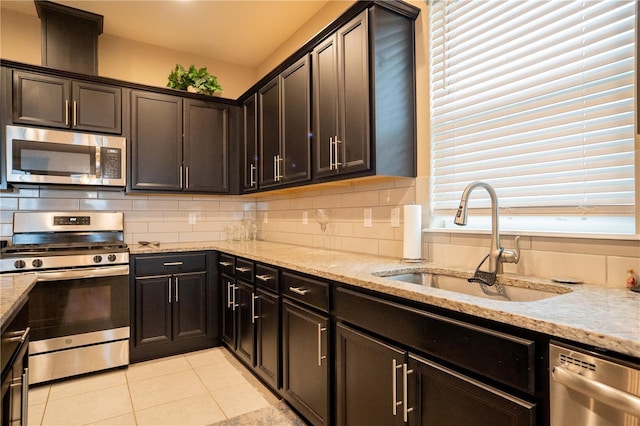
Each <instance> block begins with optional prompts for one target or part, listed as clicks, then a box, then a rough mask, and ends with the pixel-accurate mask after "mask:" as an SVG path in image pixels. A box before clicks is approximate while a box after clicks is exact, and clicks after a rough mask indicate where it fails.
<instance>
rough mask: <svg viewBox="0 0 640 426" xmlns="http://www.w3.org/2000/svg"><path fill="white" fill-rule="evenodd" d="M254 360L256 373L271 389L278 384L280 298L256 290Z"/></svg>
mask: <svg viewBox="0 0 640 426" xmlns="http://www.w3.org/2000/svg"><path fill="white" fill-rule="evenodd" d="M256 297H257V299H256V310H257V312H256V362H255V369H256V372H257V373H258V375H259V376H260V377H261V378H262V380H264V381H265V382H267V384H269V385H271V387H272V388H273V389H278V388H279V386H280V379H279V378H280V298H279V297H278V296H277V295H276V294H272V293H270V292H268V291H264V290H261V289H257V290H256Z"/></svg>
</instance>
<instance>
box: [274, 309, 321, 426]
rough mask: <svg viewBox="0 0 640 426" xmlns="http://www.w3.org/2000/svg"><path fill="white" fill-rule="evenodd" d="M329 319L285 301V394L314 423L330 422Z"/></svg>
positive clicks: (283, 342) (283, 369) (283, 320)
mask: <svg viewBox="0 0 640 426" xmlns="http://www.w3.org/2000/svg"><path fill="white" fill-rule="evenodd" d="M328 324H329V319H328V318H327V317H325V316H321V315H318V314H316V313H314V312H312V311H310V310H307V309H304V308H302V307H300V306H297V305H296V304H293V303H291V302H289V301H287V300H283V302H282V374H283V377H282V379H283V382H282V391H283V396H284V397H285V398H286V399H287V401H288V402H289V403H290V404H291V405H293V406H294V407H295V408H296V409H297V410H298V411H300V413H302V414H303V415H304V417H305V418H306V419H307V420H308V421H309V422H311V423H312V424H314V425H325V424H329V368H328V365H329V360H328V359H327V354H328V353H329V329H328Z"/></svg>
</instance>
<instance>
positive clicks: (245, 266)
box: [235, 258, 253, 283]
mask: <svg viewBox="0 0 640 426" xmlns="http://www.w3.org/2000/svg"><path fill="white" fill-rule="evenodd" d="M235 274H236V278H237V279H239V280H242V281H245V282H248V283H252V282H253V262H252V261H250V260H247V259H240V258H238V259H236V267H235Z"/></svg>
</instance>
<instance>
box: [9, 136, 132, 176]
mask: <svg viewBox="0 0 640 426" xmlns="http://www.w3.org/2000/svg"><path fill="white" fill-rule="evenodd" d="M6 130H7V138H6V142H7V143H6V154H7V155H6V161H7V164H6V166H7V168H6V169H7V182H9V183H14V184H20V183H27V184H58V185H100V186H118V187H123V186H125V185H126V174H127V172H126V170H127V162H126V152H127V149H126V139H125V138H123V137H119V136H105V135H97V134H87V133H77V132H65V131H60V130H48V129H39V128H33V127H21V126H7V129H6Z"/></svg>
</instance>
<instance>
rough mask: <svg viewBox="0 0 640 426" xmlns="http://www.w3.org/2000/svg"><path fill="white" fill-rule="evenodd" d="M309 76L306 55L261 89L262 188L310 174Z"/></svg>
mask: <svg viewBox="0 0 640 426" xmlns="http://www.w3.org/2000/svg"><path fill="white" fill-rule="evenodd" d="M310 78H311V77H310V65H309V56H308V55H307V56H305V57H303V58H302V59H300V60H299V61H297V62H296V63H294V64H293V65H291V66H290V67H289V68H287V69H286V70H285V71H284V72H282V73H281V74H280V75H279V76H277V77H276V78H274V79H273V80H271V81H270V82H269V83H267V84H266V85H265V86H264V87H262V88H261V89H260V90H259V91H258V99H259V114H258V117H259V130H258V135H259V153H260V167H259V173H258V175H259V176H260V179H259V186H260V188H268V187H275V186H278V185H283V184H290V183H294V182H303V181H307V180H309V179H310V178H311V169H310V163H311V156H310V150H311V147H310V138H309V132H310V125H309V120H310V112H311V109H310V108H311V104H310V101H311V99H310Z"/></svg>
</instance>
